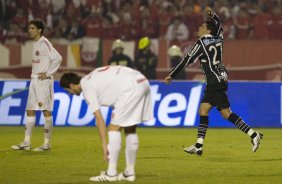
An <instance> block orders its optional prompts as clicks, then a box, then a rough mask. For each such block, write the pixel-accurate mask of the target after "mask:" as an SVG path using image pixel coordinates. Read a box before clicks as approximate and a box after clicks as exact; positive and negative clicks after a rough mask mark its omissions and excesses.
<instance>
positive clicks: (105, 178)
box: [89, 171, 118, 182]
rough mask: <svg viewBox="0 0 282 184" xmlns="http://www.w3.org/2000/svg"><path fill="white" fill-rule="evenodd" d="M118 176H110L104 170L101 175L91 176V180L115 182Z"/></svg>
mask: <svg viewBox="0 0 282 184" xmlns="http://www.w3.org/2000/svg"><path fill="white" fill-rule="evenodd" d="M117 179H118V178H117V176H116V175H115V176H109V175H107V173H106V172H105V171H102V172H101V173H100V175H99V176H93V177H91V178H89V180H90V181H95V182H113V181H117Z"/></svg>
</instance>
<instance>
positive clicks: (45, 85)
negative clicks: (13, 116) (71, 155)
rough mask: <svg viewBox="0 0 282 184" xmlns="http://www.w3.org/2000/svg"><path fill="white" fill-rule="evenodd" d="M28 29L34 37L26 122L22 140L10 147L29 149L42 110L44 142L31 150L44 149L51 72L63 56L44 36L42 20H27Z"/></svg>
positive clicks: (47, 141) (48, 126)
mask: <svg viewBox="0 0 282 184" xmlns="http://www.w3.org/2000/svg"><path fill="white" fill-rule="evenodd" d="M28 32H29V35H30V38H31V39H32V40H34V41H35V42H34V46H33V49H32V74H31V82H30V86H29V94H28V100H27V106H26V113H27V117H26V125H25V138H24V141H23V142H22V143H20V144H18V145H13V146H12V147H11V148H12V149H15V150H30V149H31V143H30V137H31V133H32V129H33V127H34V125H35V120H36V116H35V111H37V110H40V111H43V114H44V120H45V124H44V143H43V145H42V146H41V147H38V148H35V149H34V151H46V150H48V149H50V148H51V146H50V138H51V134H52V127H53V117H52V111H53V106H54V97H53V96H54V89H53V83H54V81H53V77H52V75H53V74H54V73H55V72H56V71H57V70H58V68H59V66H60V63H61V62H62V56H61V55H60V54H59V53H58V52H57V51H56V49H55V48H54V47H53V46H52V45H51V43H50V42H49V41H48V40H47V39H46V38H45V37H44V36H43V32H44V23H43V21H42V20H39V19H35V20H32V21H30V22H29V25H28Z"/></svg>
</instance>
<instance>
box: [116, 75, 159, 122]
mask: <svg viewBox="0 0 282 184" xmlns="http://www.w3.org/2000/svg"><path fill="white" fill-rule="evenodd" d="M112 113H113V116H112V120H111V124H113V125H119V126H120V127H129V126H133V125H137V124H140V123H142V122H145V121H150V120H152V119H153V118H154V115H153V107H152V97H151V91H150V84H149V82H148V80H147V79H146V78H145V77H144V76H143V75H138V76H137V77H136V78H135V80H133V81H132V85H131V87H129V88H128V89H127V90H126V91H125V92H124V93H122V94H121V96H120V97H119V98H118V100H117V102H116V104H115V105H114V109H113V112H112Z"/></svg>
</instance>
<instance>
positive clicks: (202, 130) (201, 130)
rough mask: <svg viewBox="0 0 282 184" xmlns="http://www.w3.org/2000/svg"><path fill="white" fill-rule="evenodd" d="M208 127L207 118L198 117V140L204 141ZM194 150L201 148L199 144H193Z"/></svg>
mask: <svg viewBox="0 0 282 184" xmlns="http://www.w3.org/2000/svg"><path fill="white" fill-rule="evenodd" d="M208 126H209V117H208V116H200V124H199V126H198V135H197V137H198V138H203V139H205V136H206V133H207V129H208ZM195 146H196V148H200V147H202V146H203V144H201V143H196V144H195Z"/></svg>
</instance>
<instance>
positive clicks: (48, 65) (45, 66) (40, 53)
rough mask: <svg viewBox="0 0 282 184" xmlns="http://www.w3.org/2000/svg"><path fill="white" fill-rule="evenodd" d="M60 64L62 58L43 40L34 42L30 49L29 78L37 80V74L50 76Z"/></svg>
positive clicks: (45, 39)
mask: <svg viewBox="0 0 282 184" xmlns="http://www.w3.org/2000/svg"><path fill="white" fill-rule="evenodd" d="M61 62H62V56H61V55H60V54H59V53H58V52H57V50H56V49H55V48H54V47H53V46H52V44H51V43H50V42H49V41H48V40H47V38H45V37H44V36H41V38H40V39H39V40H38V41H36V42H34V46H33V49H32V74H31V78H38V74H39V73H46V74H47V76H52V74H54V73H55V72H56V71H57V70H58V68H59V66H60V63H61Z"/></svg>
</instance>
